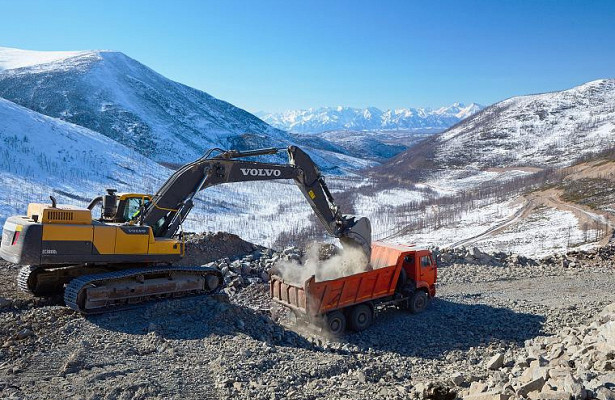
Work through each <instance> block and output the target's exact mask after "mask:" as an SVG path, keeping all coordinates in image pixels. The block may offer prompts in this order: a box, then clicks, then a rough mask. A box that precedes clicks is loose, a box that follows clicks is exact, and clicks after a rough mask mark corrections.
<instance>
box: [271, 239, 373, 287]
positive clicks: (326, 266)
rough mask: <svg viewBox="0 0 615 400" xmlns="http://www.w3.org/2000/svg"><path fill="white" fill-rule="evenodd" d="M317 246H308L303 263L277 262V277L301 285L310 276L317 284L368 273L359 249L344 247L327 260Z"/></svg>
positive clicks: (366, 264) (368, 269)
mask: <svg viewBox="0 0 615 400" xmlns="http://www.w3.org/2000/svg"><path fill="white" fill-rule="evenodd" d="M322 258H323V257H322V252H321V247H320V245H318V244H313V245H310V246H308V248H307V249H306V253H305V256H304V257H303V260H304V261H303V262H300V261H295V260H289V261H286V260H279V261H278V262H277V263H276V265H275V270H276V273H277V274H278V275H280V276H281V277H282V279H284V280H285V281H286V282H289V283H292V284H295V285H303V283H304V282H305V281H306V280H308V279H309V278H310V277H311V276H312V275H314V276H315V279H316V281H317V282H321V281H328V280H333V279H338V278H342V277H345V276H350V275H354V274H358V273H360V272H365V271H370V270H371V269H372V268H371V266H370V265H369V260H368V258H367V255H366V254H365V253H364V252H363V251H362V250H361V248H360V247H346V248H344V249H341V250H339V249H338V250H337V251H336V252H335V254H333V255H331V256H330V257H328V258H327V259H324V260H323V259H322Z"/></svg>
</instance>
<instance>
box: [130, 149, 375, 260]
mask: <svg viewBox="0 0 615 400" xmlns="http://www.w3.org/2000/svg"><path fill="white" fill-rule="evenodd" d="M279 151H280V149H276V148H270V149H260V150H254V151H246V152H238V151H234V150H229V151H221V152H220V153H219V154H217V155H216V156H213V157H210V154H211V151H210V152H209V153H208V155H206V156H203V157H201V158H199V159H198V160H196V161H194V162H192V163H189V164H186V165H184V166H183V167H181V168H180V169H178V170H177V171H176V172H175V173H174V174H173V175H172V176H171V177H170V178H169V179H168V180H167V181H166V182H165V183H164V184H163V185H162V187H161V188H160V189H159V190H158V192H157V193H156V194H155V195H154V197H153V198H152V201H151V202H150V203H149V204H147V206H146V207H145V208H144V209H143V212H141V213H140V215H139V218H138V219H139V221H138V223H139V224H140V225H146V226H151V227H152V229H153V231H154V236H156V237H172V236H174V235H175V234H176V233H177V231H178V230H179V227H180V225H181V223H182V222H183V221H184V220H185V218H186V217H187V216H188V213H189V212H190V210H191V209H192V207H193V205H194V203H193V200H194V196H195V195H196V194H197V193H198V192H199V191H200V190H203V189H206V188H208V187H210V186H214V185H218V184H222V183H231V182H249V181H268V180H281V179H292V180H294V181H295V183H296V184H297V186H299V189H300V190H301V193H303V195H304V196H305V198H306V200H307V202H308V203H309V204H310V206H311V207H312V209H313V210H314V212H315V213H316V215H317V217H318V219H319V220H320V222H321V223H322V224H323V226H324V227H325V229H326V230H327V232H328V233H329V234H330V235H332V236H334V237H336V238H338V239H340V241H341V242H342V245H343V246H344V247H359V248H361V249H362V250H363V251H364V252H365V254H366V255H367V256H368V259H369V255H370V252H371V226H370V222H369V220H368V219H367V218H365V217H361V218H358V219H355V218H354V217H352V216H346V215H342V214H341V213H340V210H339V208H338V206H337V205H336V204H335V202H334V199H333V196H332V195H331V192H330V191H329V189H328V187H327V185H326V183H325V180H324V177H323V176H322V175H321V173H320V171H319V169H318V167H317V166H316V164H315V163H314V162H313V161H312V159H311V158H310V156H309V155H308V154H307V153H305V152H304V151H303V150H301V149H299V148H298V147H296V146H289V147H288V149H287V151H288V159H289V163H288V164H275V163H267V162H257V161H248V160H243V158H246V157H254V156H260V155H268V154H276V153H278V152H279Z"/></svg>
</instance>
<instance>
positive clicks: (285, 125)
mask: <svg viewBox="0 0 615 400" xmlns="http://www.w3.org/2000/svg"><path fill="white" fill-rule="evenodd" d="M483 108H484V107H483V106H481V105H479V104H477V103H471V104H469V105H467V106H466V105H464V104H462V103H453V104H451V105H450V106H446V107H440V108H437V109H431V108H396V109H388V110H384V111H383V110H381V109H379V108H377V107H365V108H356V107H344V106H336V107H320V108H308V109H304V110H289V111H285V112H281V113H265V112H258V113H256V114H255V115H257V116H258V117H259V118H261V119H262V120H263V121H265V122H267V123H268V124H270V125H272V126H274V127H276V128H279V129H284V130H286V131H289V132H293V133H320V132H325V131H335V130H351V131H374V130H424V131H429V130H432V131H441V130H443V129H446V128H448V127H450V126H452V125H454V124H456V123H458V122H459V121H461V120H463V119H464V118H467V117H469V116H471V115H473V114H475V113H476V112H478V111H480V110H481V109H483Z"/></svg>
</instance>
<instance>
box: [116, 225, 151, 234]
mask: <svg viewBox="0 0 615 400" xmlns="http://www.w3.org/2000/svg"><path fill="white" fill-rule="evenodd" d="M121 228H122V231H123V232H124V233H127V234H129V235H147V234H148V233H149V228H148V227H145V226H122V227H121Z"/></svg>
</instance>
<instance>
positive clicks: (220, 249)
mask: <svg viewBox="0 0 615 400" xmlns="http://www.w3.org/2000/svg"><path fill="white" fill-rule="evenodd" d="M185 240H186V254H185V256H184V257H183V258H182V260H180V261H179V262H177V263H176V265H203V264H205V263H208V262H211V261H215V260H219V259H221V258H225V257H227V258H230V259H234V258H237V257H241V256H243V255H245V254H249V253H252V252H255V251H257V250H261V249H263V247H261V246H257V245H255V244H253V243H250V242H246V241H245V240H243V239H241V238H240V237H239V236H237V235H234V234H232V233H226V232H205V233H186V234H185Z"/></svg>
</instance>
